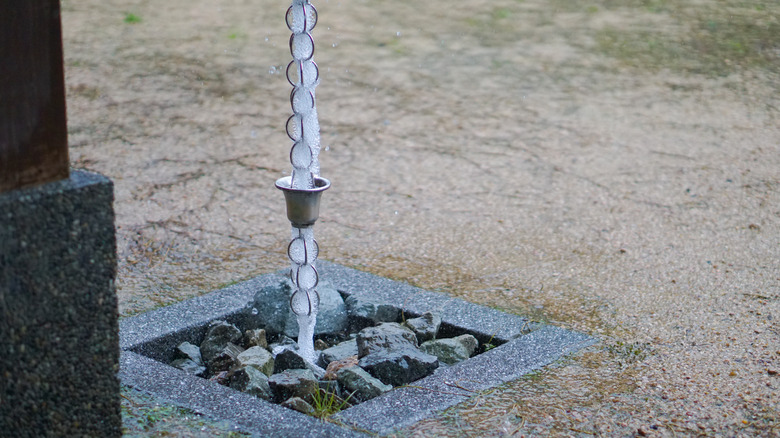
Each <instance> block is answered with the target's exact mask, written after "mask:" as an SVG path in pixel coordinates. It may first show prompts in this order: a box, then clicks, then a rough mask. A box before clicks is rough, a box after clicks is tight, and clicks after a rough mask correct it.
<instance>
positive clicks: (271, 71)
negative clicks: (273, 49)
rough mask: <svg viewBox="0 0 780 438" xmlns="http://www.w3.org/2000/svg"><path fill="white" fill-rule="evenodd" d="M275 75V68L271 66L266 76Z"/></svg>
mask: <svg viewBox="0 0 780 438" xmlns="http://www.w3.org/2000/svg"><path fill="white" fill-rule="evenodd" d="M275 73H276V66H273V65H272V66H271V68H269V69H268V74H269V75H272V74H275Z"/></svg>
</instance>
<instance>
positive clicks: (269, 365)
mask: <svg viewBox="0 0 780 438" xmlns="http://www.w3.org/2000/svg"><path fill="white" fill-rule="evenodd" d="M236 364H237V365H238V366H239V367H253V368H255V369H257V370H259V371H261V372H262V373H263V374H265V375H267V376H270V375H271V374H273V372H274V356H273V355H272V354H271V352H270V351H268V350H266V349H265V348H263V347H258V346H255V347H251V348H248V349H246V350H244V351H242V352H241V354H239V355H238V356H236Z"/></svg>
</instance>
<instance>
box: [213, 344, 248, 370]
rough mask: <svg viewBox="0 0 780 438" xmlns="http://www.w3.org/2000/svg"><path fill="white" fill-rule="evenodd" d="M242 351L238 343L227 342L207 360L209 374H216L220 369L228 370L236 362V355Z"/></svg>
mask: <svg viewBox="0 0 780 438" xmlns="http://www.w3.org/2000/svg"><path fill="white" fill-rule="evenodd" d="M243 351H244V349H243V348H241V347H239V346H238V345H236V344H234V343H232V342H228V344H227V345H225V346H224V347H223V348H222V350H220V351H219V353H217V354H216V355H214V357H212V358H211V360H210V361H209V362H207V363H206V365H207V366H208V369H209V372H210V373H211V374H217V373H218V372H220V371H228V370H230V369H231V368H233V367H234V366H235V365H236V363H237V360H238V359H237V358H238V355H239V354H241V353H242V352H243Z"/></svg>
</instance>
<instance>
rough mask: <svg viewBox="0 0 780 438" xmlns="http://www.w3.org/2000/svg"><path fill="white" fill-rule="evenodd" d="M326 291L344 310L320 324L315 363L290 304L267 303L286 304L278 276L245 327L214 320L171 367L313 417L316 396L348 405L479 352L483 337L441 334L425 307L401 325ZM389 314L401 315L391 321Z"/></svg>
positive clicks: (178, 352) (386, 310)
mask: <svg viewBox="0 0 780 438" xmlns="http://www.w3.org/2000/svg"><path fill="white" fill-rule="evenodd" d="M326 288H327V289H329V290H330V292H326V294H327V295H328V296H329V298H328V300H327V301H329V302H330V303H331V304H332V305H331V306H329V307H330V308H332V309H341V310H342V315H340V316H338V317H334V316H333V315H328V314H325V315H323V316H322V319H323V320H325V323H324V324H319V323H318V325H317V328H316V330H315V332H316V336H317V344H318V345H320V346H321V347H323V349H322V351H318V352H317V353H318V358H317V364H312V363H308V362H307V361H306V360H304V358H303V357H301V356H300V355H299V354H298V353H297V348H298V346H297V344H296V343H295V341H294V340H292V339H291V338H289V337H288V335H289V334H291V332H290V330H289V329H290V325H289V324H288V323H285V324H280V322H281V321H288V320H289V319H288V318H289V314H290V312H289V309H287V308H284V307H283V306H278V305H277V304H278V303H274V302H269V299H274V300H279V299H281V300H282V302H283V303H286V302H287V301H286V300H284V299H282V298H283V297H284V296H285V294H288V293H290V291H291V285H290V281H289V280H287V279H281V280H279V281H278V282H276V283H273V284H271V285H269V286H266V287H264V288H262V289H261V290H260V291H259V292H257V293H256V294H255V296H254V297H253V299H252V301H251V302H249V303H247V305H246V309H247V310H244V312H243V313H244V314H245V316H247V317H246V318H244V320H243V321H242V322H243V324H234V323H230V322H228V321H225V320H214V321H211V322H209V324H208V328H207V329H206V333H205V335H204V338H203V340H202V342H201V343H200V345H199V346H198V345H195V344H193V343H190V342H187V341H185V342H182V343H180V344H179V345H177V346H176V348H175V351H174V355H173V357H174V358H175V359H174V360H173V361H172V362H170V365H172V366H174V367H176V368H178V369H180V370H182V371H184V372H186V373H189V374H192V375H195V376H198V377H203V378H206V379H210V380H212V381H215V382H218V383H220V384H222V385H225V386H229V387H230V388H232V389H235V390H238V391H242V392H245V393H247V394H251V395H254V396H257V397H259V398H262V399H264V400H269V401H273V402H275V403H279V404H280V405H282V406H284V407H287V408H290V409H294V410H296V411H299V412H303V413H308V414H311V415H315V414H316V409H314V408H313V407H312V406H311V404H312V403H313V402H314V398H315V397H316V396H317V395H320V396H334V395H335V396H337V397H339V400H341V401H342V402H343V403H344V406H345V407H350V406H353V405H356V404H359V403H360V402H363V401H366V400H370V399H373V398H375V397H377V396H379V395H381V394H383V393H386V392H388V391H390V390H392V389H393V387H398V386H402V385H406V384H410V383H412V382H414V381H416V380H419V379H422V378H424V377H426V376H428V375H431V374H432V373H433V372H434V371H435V370H436V369H437V368H439V367H440V366H442V365H444V366H446V365H454V364H456V363H458V362H461V361H464V360H466V359H468V358H469V357H470V356H472V355H474V354H477V353H478V352H479V351H478V341H477V339H476V338H475V337H474V336H472V335H470V334H464V335H460V336H457V337H454V338H444V339H436V335H437V333H438V331H439V328H440V326H441V321H442V319H441V316H440V315H438V314H436V313H432V312H425V313H423V314H422V316H420V317H417V318H410V319H408V320H406V321H403V323H402V321H401V320H400V316H401V312H400V311H399V309H397V308H394V307H392V306H390V305H388V304H384V303H381V302H379V301H377V300H376V299H374V300H370V299H365V298H358V297H355V296H348V297H347V299H346V301H347V302H348V303H350V304H351V305H348V306H345V305H344V301H345V300H344V298H343V297H342V296H341V295H340V294H339V293H338V292H337V291H336V289H335V288H333V287H332V286H327V287H326ZM347 309H349V310H350V312H347V311H346V310H347ZM273 311H277V312H279V313H281V317H280V315H276V314H272V312H273ZM391 316H392V317H395V318H396V320H395V321H388V319H389V318H390V317H391ZM334 321H335V323H334ZM347 321H350V323H349V324H348V323H347ZM367 323H370V324H371V325H370V326H368V327H365V328H362V329H360V330H359V331H356V332H355V331H353V332H350V331H347V330H345V329H346V327H352V328H356V327H362V326H364V325H366V324H367ZM269 340H270V341H271V343H270V345H269V342H268V341H269ZM418 341H423V342H425V344H423V345H424V346H425V347H424V348H422V349H421V347H419V345H418ZM440 358H441V360H440Z"/></svg>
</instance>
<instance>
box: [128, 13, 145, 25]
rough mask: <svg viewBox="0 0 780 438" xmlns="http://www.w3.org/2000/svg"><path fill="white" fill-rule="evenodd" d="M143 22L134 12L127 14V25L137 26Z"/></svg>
mask: <svg viewBox="0 0 780 438" xmlns="http://www.w3.org/2000/svg"><path fill="white" fill-rule="evenodd" d="M141 21H142V20H141V17H140V16H138V15H135V14H133V13H132V12H128V13H126V14H125V19H124V22H125V23H127V24H136V23H140V22H141Z"/></svg>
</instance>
